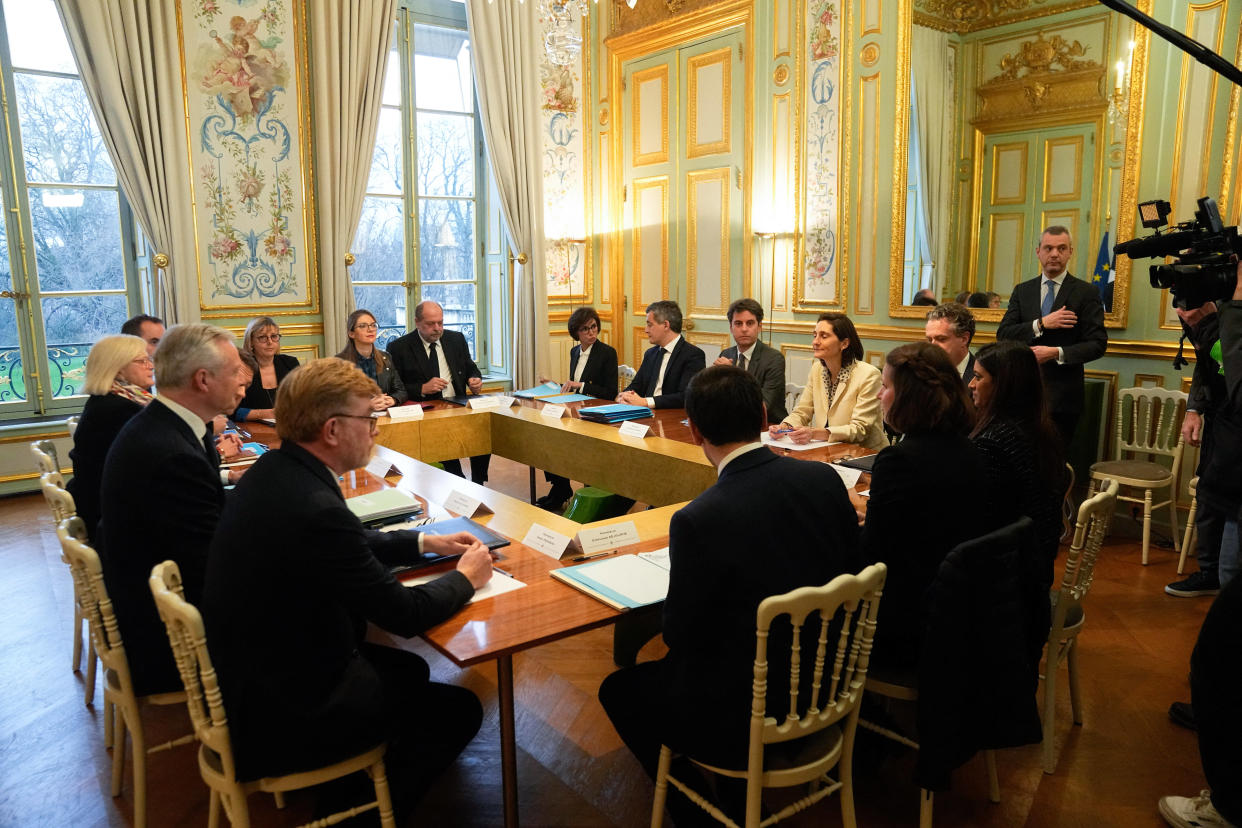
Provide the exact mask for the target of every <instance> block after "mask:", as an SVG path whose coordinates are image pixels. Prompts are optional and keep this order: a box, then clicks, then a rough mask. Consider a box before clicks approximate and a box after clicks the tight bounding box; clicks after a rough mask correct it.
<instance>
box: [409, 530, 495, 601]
mask: <svg viewBox="0 0 1242 828" xmlns="http://www.w3.org/2000/svg"><path fill="white" fill-rule="evenodd" d="M462 534H463V535H465V533H464V532H463V533H462ZM466 537H468V538H469V537H470V536H469V535H466ZM427 540H430V538H428V539H427ZM471 540H474V539H473V538H471ZM423 551H424V552H426V551H427V545H426V541H424V542H423ZM457 571H458V572H460V573H461V574H462V575H465V576H466V578H467V579H468V580H469V581H470V586H472V587H474V588H475V589H476V590H477V589H482V588H483V587H484V586H485V585H486V584H487V582H488V581H490V580H491V579H492V553H491V550H489V549H488V548H487V547H486V546H484V545H483V544H481V543H479V542H478V541H477V540H476V541H474V543H472V544H471V545H470V547H469V548H468V549H467V550H466V551H465V552H464V553H463V554H462V556H461V557H460V558H458V559H457Z"/></svg>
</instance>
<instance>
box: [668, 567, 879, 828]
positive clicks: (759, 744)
mask: <svg viewBox="0 0 1242 828" xmlns="http://www.w3.org/2000/svg"><path fill="white" fill-rule="evenodd" d="M886 574H887V568H886V567H885V566H884V564H874V565H872V566H869V567H867V568H866V569H864V570H863V571H862V572H860V573H859V574H858V575H838V576H837V577H836V578H833V579H832V580H831V581H829V582H828V583H827V584H825V585H824V586H819V587H800V588H798V589H795V590H793V591H791V592H787V593H785V594H784V595H774V596H772V597H770V598H766V599H764V600H763V602H762V603H760V604H759V608H758V610H757V612H756V635H755V638H756V641H755V666H754V686H753V693H752V698H751V713H750V739H749V743H748V748H747V761H746V766H745V767H743V768H724V767H717V766H714V765H709V764H707V763H705V762H699V761H696V760H695V759H694V757H692V756H691V757H687V758H689V759H690V761H691V762H693V763H694V764H695V765H697V766H698V767H700V768H702V769H704V770H707V771H709V772H711V773H714V774H717V775H720V776H724V777H729V778H732V779H745V780H746V819H745V825H746V826H747V828H757V826H759V825H761V824H762V825H770V824H772V823H774V822H777V821H779V820H782V819H785V818H787V817H789V816H792V815H793V814H795V813H798V812H799V811H802V810H804V809H806V808H808V807H810V806H811V805H813V804H815V803H816V802H818V801H819V800H821V799H823V798H824V797H826V796H828V795H829V794H832V793H835V792H837V791H840V794H841V820H842V822H843V823H844V824H845V825H846V826H847V828H850V827H851V826H853V825H855V824H856V823H855V819H854V791H853V781H852V777H851V774H852V763H853V751H854V733H855V730H856V729H857V726H858V702H859V700H860V699H861V698H862V694H863V685H864V683H865V682H866V679H867V667H868V665H869V663H870V660H871V642H872V640H873V638H874V636H875V626H876V613H877V610H878V609H879V603H880V594H881V591H882V590H883V587H884V578H885V575H886ZM815 613H818V621H817V622H816V623H817V624H818V629H816V628H815V627H814V626H809V625H808V617H809V616H811V615H812V614H815ZM779 618H787V619H788V621H789V624H790V626H791V627H792V646H791V649H790V652H789V660H788V670H789V712H788V714H787V715H786V716H785V718H784V720H783V721H780V722H778V721H777V720H776V718H775V717H771V716H768V715H767V686H768V671H769V662H768V634H769V630H770V629H771V628H772V623H773V621H776V620H777V619H779ZM835 623H839V624H840V626H839V630H838V631H836V632H835V633H834V634H835V637H836V641H835V643H830V641H829V628H830V627H832V626H833V625H834V624H835ZM804 626H806V630H805V631H804V630H803V627H804ZM804 634H805V635H806V636H808V638H807V639H806V640H807V643H808V644H809V643H810V641H811V640H812V639H811V638H810V636H812V635H814V636H815V638H814V640H815V642H816V647H815V658H814V661H813V662H812V664H810V665H807V666H809V667H810V668H811V669H809V670H804V669H803V665H802V658H803V643H802V636H803V635H804ZM773 656H774V657H776V664H775V665H773V669H780V668H781V666H783V662H784V659H783V658H780V657H779V654H777V653H773ZM672 759H673V753H672V751H671V750H670V748H669V747H668V746H667V745H664V746H661V748H660V761H659V768H658V771H657V775H656V785H655V799H654V801H653V802H652V807H651V825H652V828H658V826H660V825H661V824H662V823H663V820H664V804H665V801H666V799H667V796H668V786H669V784H670V783H671V784H672V785H673V787H675V788H677V790H679V791H681V792H682V793H683V794H685V795H686V796H687V797H689V798H690V800H691V801H692V802H694V803H695V804H696V805H698V806H699V807H700V808H702V809H703V810H705V811H706V812H707V813H708V814H710V815H711V816H712V817H714V818H715V819H717V820H718V821H720V822H723V823H724V824H726V825H735V823H734V822H733V821H732V820H730V819H729V818H728V817H727V816H725V814H724V813H722V812H721V811H720V810H719V809H718V808H717V807H716V806H715V805H713V804H711V803H710V802H708V801H707V800H706V799H705V798H703V797H702V796H700V795H699V794H698V793H697V792H696V791H694V789H693V788H691V787H689V786H688V785H687V784H686V783H685V782H683V781H681V780H679V779H677V778H675V777H673V776H672V775H671V774H670V773H669V770H670V767H671V765H672ZM834 767H835V768H838V769H839V770H838V774H837V776H838V778H837V779H836V780H833V779H832V778H831V777H829V776H828V773H829V772H830V771H831V770H832V769H833V768H834ZM795 785H808V786H809V792H808V793H807V795H806V796H804V797H802V798H801V799H799V800H798V801H797V802H794V803H792V804H790V805H787V806H786V807H784V808H783V809H781V810H780V811H778V812H777V813H775V814H773V815H772V816H770V817H768V818H767V819H764V820H762V822H761V821H760V814H761V811H762V805H763V803H762V794H763V789H764V788H787V787H792V786H795Z"/></svg>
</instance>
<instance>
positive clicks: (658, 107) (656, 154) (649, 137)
mask: <svg viewBox="0 0 1242 828" xmlns="http://www.w3.org/2000/svg"><path fill="white" fill-rule="evenodd" d="M630 82H631V83H632V84H633V87H634V89H633V92H632V94H631V109H632V118H633V129H634V147H633V151H632V154H633V159H634V160H633V163H634V166H636V167H640V166H642V165H644V164H664V163H667V162H668V157H669V156H668V91H669V90H668V64H663V65H661V66H653V67H651V68H650V69H644V70H642V71H640V72H635V73H634V75H633V77H632V78H631V80H630Z"/></svg>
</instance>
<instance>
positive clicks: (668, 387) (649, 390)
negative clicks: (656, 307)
mask: <svg viewBox="0 0 1242 828" xmlns="http://www.w3.org/2000/svg"><path fill="white" fill-rule="evenodd" d="M661 359H663V349H661V348H659V347H657V346H655V345H652V346H651V347H650V348H648V349H647V353H645V354H643V364H642V366H640V367H639V369H638V373H637V374H635V375H634V379H633V381H632V382H630V384H629V385H628V386H627V387H626V389H625V390H626V391H633V392H635V393H636V394H638V396H640V397H654V396H655V389H656V382H657V381H659V379H660V360H661ZM706 365H707V355H706V354H704V353H703V349H702V348H700V347H699V346H697V345H691V344H690V343H689V342H687V341H686V338H685V337H684V336H683V337H682V338H681V339H679V340H678V341H677V346H676V347H675V348H673V353H672V354H671V355H670V356H669V358H668V367H667V368H666V369H665V370H664V388H663V390H664V393H663V394H661V395H660V396H658V397H655V407H656V408H684V407H685V405H686V402H685V399H686V386H688V385H689V384H690V380H691V379H693V378H694V375H695V374H697V373H698V372H699V371H702V370H703V368H704V367H705V366H706Z"/></svg>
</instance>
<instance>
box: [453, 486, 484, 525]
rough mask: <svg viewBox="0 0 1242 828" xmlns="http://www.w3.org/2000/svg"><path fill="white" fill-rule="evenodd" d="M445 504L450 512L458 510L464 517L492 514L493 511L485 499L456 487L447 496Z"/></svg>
mask: <svg viewBox="0 0 1242 828" xmlns="http://www.w3.org/2000/svg"><path fill="white" fill-rule="evenodd" d="M443 506H444V508H445V509H448V510H449V511H450V512H456V513H457V514H459V515H461V516H462V517H468V518H471V517H475V516H476V515H490V514H491V513H492V510H491V509H489V508H488V507H487V504H485V503H483V501H481V500H478V499H477V498H473V497H471V496H470V495H468V494H466V493H465V492H461V491H458V490H457V489H454V490H453V493H452V494H450V495H449V496H448V497H447V498H445V500H444V503H443Z"/></svg>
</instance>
